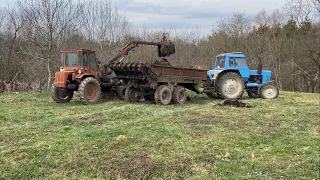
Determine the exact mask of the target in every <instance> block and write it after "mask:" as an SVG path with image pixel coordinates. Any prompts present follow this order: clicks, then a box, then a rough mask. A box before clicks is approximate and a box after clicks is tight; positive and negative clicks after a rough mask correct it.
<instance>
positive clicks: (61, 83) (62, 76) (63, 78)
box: [54, 71, 69, 87]
mask: <svg viewBox="0 0 320 180" xmlns="http://www.w3.org/2000/svg"><path fill="white" fill-rule="evenodd" d="M68 74H69V73H67V72H60V71H59V72H56V74H55V80H54V84H55V85H56V87H65V86H66V84H67V80H68Z"/></svg>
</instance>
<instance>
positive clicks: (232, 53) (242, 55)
mask: <svg viewBox="0 0 320 180" xmlns="http://www.w3.org/2000/svg"><path fill="white" fill-rule="evenodd" d="M221 56H225V57H227V56H228V57H242V58H243V57H245V55H244V54H243V53H242V52H231V53H223V54H219V55H218V56H217V57H221Z"/></svg>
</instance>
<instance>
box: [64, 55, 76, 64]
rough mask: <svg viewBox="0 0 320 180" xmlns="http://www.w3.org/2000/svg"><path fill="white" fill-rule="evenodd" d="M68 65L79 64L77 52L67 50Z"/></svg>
mask: <svg viewBox="0 0 320 180" xmlns="http://www.w3.org/2000/svg"><path fill="white" fill-rule="evenodd" d="M65 65H66V67H74V66H77V53H76V52H66V63H65Z"/></svg>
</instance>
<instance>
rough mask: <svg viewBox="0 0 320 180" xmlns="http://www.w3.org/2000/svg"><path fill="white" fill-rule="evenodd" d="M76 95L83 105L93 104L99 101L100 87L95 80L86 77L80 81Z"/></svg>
mask: <svg viewBox="0 0 320 180" xmlns="http://www.w3.org/2000/svg"><path fill="white" fill-rule="evenodd" d="M78 93H79V96H80V100H81V101H82V102H83V103H84V104H94V103H96V102H98V101H99V99H100V96H101V87H100V84H99V82H98V81H97V80H96V79H95V78H93V77H87V78H85V79H83V80H82V81H81V83H80V85H79V89H78Z"/></svg>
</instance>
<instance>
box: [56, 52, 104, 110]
mask: <svg viewBox="0 0 320 180" xmlns="http://www.w3.org/2000/svg"><path fill="white" fill-rule="evenodd" d="M98 79H99V66H98V62H97V60H96V56H95V51H91V50H86V49H79V50H66V51H61V68H60V71H58V72H56V73H55V81H54V83H53V85H52V88H51V94H52V98H53V100H54V101H55V102H57V103H66V102H69V101H70V100H71V99H72V97H73V94H74V91H78V93H79V96H80V100H81V101H82V102H84V103H86V104H90V103H96V102H97V101H98V100H99V98H100V94H101V87H100V84H99V82H98Z"/></svg>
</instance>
